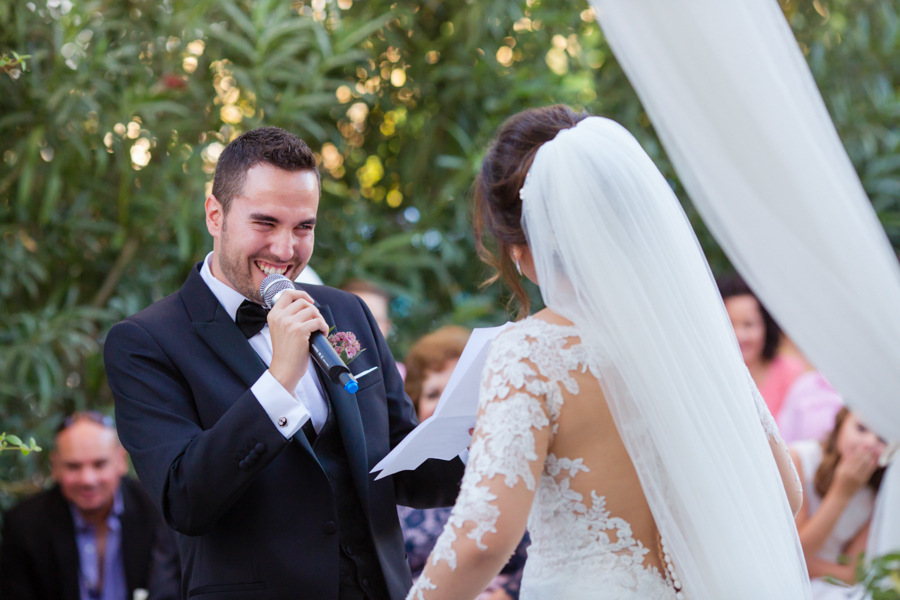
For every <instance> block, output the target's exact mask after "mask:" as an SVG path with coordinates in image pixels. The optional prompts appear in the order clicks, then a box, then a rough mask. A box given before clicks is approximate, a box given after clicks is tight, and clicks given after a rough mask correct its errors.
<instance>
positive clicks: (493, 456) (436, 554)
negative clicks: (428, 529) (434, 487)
mask: <svg viewBox="0 0 900 600" xmlns="http://www.w3.org/2000/svg"><path fill="white" fill-rule="evenodd" d="M514 338H515V336H509V335H507V334H506V333H504V334H502V335H501V336H499V337H498V338H497V339H496V340H495V341H494V343H493V344H492V346H491V350H490V353H489V355H488V362H487V365H486V366H485V371H484V375H483V378H482V385H481V394H480V398H479V414H478V422H477V426H476V428H475V435H474V437H473V439H472V446H471V448H470V451H469V462H468V465H467V467H466V473H465V476H464V477H463V481H462V486H461V489H460V492H459V497H458V498H457V500H456V506H454V508H453V510H452V512H451V514H450V519H449V521H448V522H447V525H446V526H445V528H444V531H443V533H442V534H441V536H440V537H439V538H438V541H437V544H436V545H435V547H434V550H433V551H432V553H431V556H430V557H429V559H428V561H427V563H426V566H425V570H424V571H423V573H422V575H421V577H419V579H418V581H417V582H416V585H415V586H413V589H412V590H411V591H410V593H409V596H408V598H410V599H414V600H438V599H445V598H473V597H475V596H477V595H478V594H479V593H480V592H481V591H483V590H484V588H485V587H486V586H487V585H488V584H489V583H490V581H491V580H492V579H493V578H494V577H495V576H496V575H497V573H499V572H500V570H501V569H502V567H503V566H504V565H505V564H506V562H507V560H508V559H509V557H510V556H511V555H512V553H513V551H514V550H515V548H516V546H517V545H518V543H519V542H520V541H521V539H522V535H523V533H524V530H525V524H526V521H527V518H528V513H529V511H530V509H531V504H532V502H533V500H534V494H535V489H536V484H537V480H538V478H539V477H540V473H541V470H542V469H543V464H544V460H545V458H546V455H547V447H548V445H549V440H550V427H549V426H550V414H549V412H548V410H547V409H546V401H545V398H546V395H547V390H548V388H549V387H550V386H551V384H550V383H549V382H548V381H546V380H545V379H543V378H542V377H541V376H539V374H538V373H537V370H536V369H535V367H534V363H532V362H531V361H529V360H528V359H527V356H525V355H523V354H522V351H523V350H525V349H526V348H527V346H528V344H527V343H526V344H516V343H515V341H514Z"/></svg>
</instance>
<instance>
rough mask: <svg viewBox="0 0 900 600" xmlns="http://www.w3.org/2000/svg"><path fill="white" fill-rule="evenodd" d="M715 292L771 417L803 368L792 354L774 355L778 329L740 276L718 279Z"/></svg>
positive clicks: (779, 407)
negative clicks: (726, 313) (725, 311)
mask: <svg viewBox="0 0 900 600" xmlns="http://www.w3.org/2000/svg"><path fill="white" fill-rule="evenodd" d="M719 293H721V294H722V299H723V300H724V301H725V309H726V310H727V311H728V316H729V317H730V318H731V324H732V326H733V327H734V333H735V335H736V336H737V340H738V343H739V344H740V346H741V354H743V356H744V363H745V364H746V365H747V368H748V369H749V370H750V375H752V376H753V381H755V382H756V387H758V388H759V392H760V393H761V394H762V397H763V398H764V399H765V401H766V405H767V406H768V407H769V412H771V413H772V416H774V417H775V419H776V420H777V419H778V413H779V412H780V411H781V407H782V405H783V404H784V398H785V396H786V395H787V393H788V390H789V389H790V388H791V386H792V385H793V384H794V381H796V379H797V378H798V377H800V375H802V374H803V372H804V371H806V368H807V367H806V365H805V364H804V363H803V362H802V361H800V360H797V359H795V358H790V357H786V356H779V355H778V345H779V342H780V339H781V330H780V329H779V328H778V324H777V323H775V319H773V318H772V317H771V315H769V313H768V312H767V311H766V309H765V307H763V305H762V304H761V303H760V301H759V300H758V299H757V298H756V295H755V294H754V293H753V292H752V291H751V290H750V288H749V287H748V286H747V284H746V283H744V280H743V279H741V278H740V277H738V276H737V275H733V276H731V277H728V278H725V279H722V280H720V281H719Z"/></svg>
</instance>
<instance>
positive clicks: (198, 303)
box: [180, 263, 266, 387]
mask: <svg viewBox="0 0 900 600" xmlns="http://www.w3.org/2000/svg"><path fill="white" fill-rule="evenodd" d="M202 264H203V263H197V264H196V265H195V266H194V268H193V269H191V274H190V275H189V276H188V278H187V281H185V282H184V285H183V286H182V287H181V292H180V295H181V299H182V302H183V303H184V306H185V308H186V309H187V311H188V314H189V315H190V317H191V321H192V323H191V325H192V326H193V328H194V331H195V332H197V335H199V336H200V337H201V338H203V341H204V342H206V344H207V345H208V346H209V347H210V348H211V349H212V351H213V352H215V353H216V354H217V355H218V356H219V358H221V359H222V361H223V362H224V363H225V364H226V365H228V367H229V368H230V369H231V370H232V371H234V372H235V373H236V374H237V375H238V377H240V378H241V381H243V382H244V383H245V384H246V385H247V387H250V386H252V385H253V384H254V383H256V380H257V379H259V378H260V376H261V375H262V374H263V372H264V371H265V370H266V364H265V363H264V362H263V361H262V359H261V358H260V357H259V355H258V354H257V353H256V351H255V350H254V349H253V347H252V346H251V345H250V342H248V341H247V338H245V337H244V334H243V333H241V330H240V329H238V327H237V325H236V324H235V322H234V320H233V319H232V318H231V317H230V316H229V315H228V313H227V312H225V308H224V307H223V306H222V305H221V304H219V301H218V299H217V298H216V296H215V294H213V293H212V290H210V289H209V287H208V286H207V285H206V282H205V281H203V278H202V277H201V276H200V267H201V266H202Z"/></svg>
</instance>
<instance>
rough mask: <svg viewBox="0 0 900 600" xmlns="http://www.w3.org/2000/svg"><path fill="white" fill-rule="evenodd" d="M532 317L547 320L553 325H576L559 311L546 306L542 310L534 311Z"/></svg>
mask: <svg viewBox="0 0 900 600" xmlns="http://www.w3.org/2000/svg"><path fill="white" fill-rule="evenodd" d="M532 318H534V319H538V320H540V321H545V322H547V323H550V324H552V325H561V326H563V327H572V326H574V323H572V321H570V320H568V319H567V318H565V317H564V316H562V315H560V314H558V313H555V312H553V310H551V309H549V308H545V309H543V310H540V311H538V312H536V313H534V314H533V315H532Z"/></svg>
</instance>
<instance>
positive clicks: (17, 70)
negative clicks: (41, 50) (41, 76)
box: [0, 52, 31, 79]
mask: <svg viewBox="0 0 900 600" xmlns="http://www.w3.org/2000/svg"><path fill="white" fill-rule="evenodd" d="M28 58H31V55H30V54H19V53H18V52H12V56H11V57H10V56H7V55H6V54H0V73H6V74H7V75H9V76H10V77H12V78H13V79H18V78H19V75H20V74H21V72H22V71H27V70H28V65H27V64H26V63H25V59H28Z"/></svg>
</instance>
